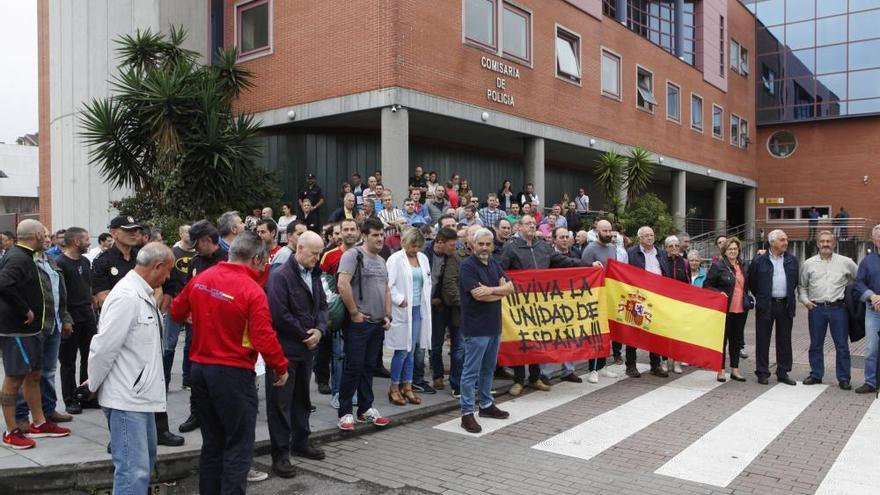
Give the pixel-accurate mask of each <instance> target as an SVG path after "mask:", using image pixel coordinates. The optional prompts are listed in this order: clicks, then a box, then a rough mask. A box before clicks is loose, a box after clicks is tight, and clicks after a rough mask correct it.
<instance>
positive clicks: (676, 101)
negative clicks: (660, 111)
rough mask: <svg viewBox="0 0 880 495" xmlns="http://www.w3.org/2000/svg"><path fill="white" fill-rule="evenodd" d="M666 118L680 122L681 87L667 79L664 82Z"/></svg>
mask: <svg viewBox="0 0 880 495" xmlns="http://www.w3.org/2000/svg"><path fill="white" fill-rule="evenodd" d="M666 118H667V119H669V120H671V121H673V122H681V88H679V87H678V85H677V84H675V83H671V82H668V81H667V82H666Z"/></svg>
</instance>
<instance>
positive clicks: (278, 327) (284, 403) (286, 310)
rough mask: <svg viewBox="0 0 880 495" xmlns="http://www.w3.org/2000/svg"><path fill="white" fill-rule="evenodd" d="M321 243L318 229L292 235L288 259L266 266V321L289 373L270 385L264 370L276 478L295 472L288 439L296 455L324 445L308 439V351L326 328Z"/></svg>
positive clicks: (313, 454) (314, 453) (311, 454)
mask: <svg viewBox="0 0 880 495" xmlns="http://www.w3.org/2000/svg"><path fill="white" fill-rule="evenodd" d="M322 249H323V242H322V241H321V237H320V236H318V234H315V233H314V232H306V233H305V234H303V235H302V236H301V237H300V238H299V240H298V241H297V245H296V254H295V255H294V259H293V260H291V261H289V262H288V263H285V264H284V266H282V267H281V268H279V269H277V270H275V271H273V272H272V274H271V275H270V276H269V285H268V287H267V292H268V295H269V310H270V312H271V314H272V325H273V326H274V327H275V332H276V333H277V334H278V340H279V342H280V343H281V348H282V349H283V350H284V356H285V357H286V358H287V361H288V367H287V371H288V373H289V375H290V377H291V378H292V379H291V380H289V381H288V382H287V384H285V385H284V386H283V387H271V386H270V385H271V383H270V382H271V380H272V379H270V378H269V375H266V416H267V419H268V423H269V440H270V442H271V454H272V470H273V471H274V472H275V474H277V475H278V476H280V477H282V478H292V477H293V476H294V475H295V474H296V471H295V470H294V468H293V466H291V465H290V451H291V443H292V444H293V451H294V453H295V454H296V455H298V456H301V457H307V458H309V459H316V460H320V459H323V458H324V451H322V450H321V449H318V448H316V447H313V446H312V445H310V444H309V434H310V433H311V430H310V429H309V414H310V411H309V410H310V408H311V399H310V398H309V384H310V381H311V376H312V355H313V352H312V351H314V350H315V349H317V347H318V343H319V342H320V341H321V339H322V338H323V336H324V334H325V333H327V298H326V296H325V295H324V289H323V286H322V285H321V269H320V267H318V259H319V258H320V256H321V250H322Z"/></svg>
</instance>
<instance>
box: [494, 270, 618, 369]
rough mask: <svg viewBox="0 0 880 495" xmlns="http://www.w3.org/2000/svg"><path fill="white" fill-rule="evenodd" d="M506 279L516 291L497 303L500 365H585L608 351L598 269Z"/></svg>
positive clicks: (518, 272) (528, 272)
mask: <svg viewBox="0 0 880 495" xmlns="http://www.w3.org/2000/svg"><path fill="white" fill-rule="evenodd" d="M507 275H508V276H509V277H510V280H511V281H512V282H513V285H514V287H515V288H516V291H515V292H514V293H513V294H512V295H510V296H507V297H506V298H505V299H504V300H502V302H501V328H502V330H501V348H500V350H499V352H498V364H499V365H501V366H517V365H521V364H539V363H562V362H565V361H583V360H585V359H593V358H599V357H604V356H607V355H608V354H609V353H610V352H611V347H610V346H611V338H610V333H609V331H608V320H607V317H606V315H607V314H608V312H607V311H606V310H605V308H604V305H605V300H606V298H605V297H603V296H604V294H603V291H604V290H605V289H604V287H603V285H604V274H603V271H602V269H600V268H559V269H553V270H516V271H509V272H507Z"/></svg>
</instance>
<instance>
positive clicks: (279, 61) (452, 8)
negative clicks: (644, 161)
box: [227, 0, 755, 177]
mask: <svg viewBox="0 0 880 495" xmlns="http://www.w3.org/2000/svg"><path fill="white" fill-rule="evenodd" d="M728 3H729V6H728V15H727V16H726V17H727V18H728V26H729V31H730V33H732V34H733V36H735V37H736V38H737V39H738V40H742V42H743V43H745V44H746V45H747V46H749V47H752V46H753V45H754V19H753V18H752V17H751V14H749V13H748V11H747V10H746V9H745V8H743V7H742V6H741V5H740V4H739V2H735V1H733V2H728ZM518 4H519V5H521V6H522V7H525V8H526V9H529V10H531V11H532V12H533V16H532V23H533V51H534V56H533V60H534V67H533V68H529V67H527V66H524V65H520V64H515V63H513V65H515V66H516V67H517V68H518V69H519V71H520V79H511V78H507V93H509V94H511V95H513V96H514V98H515V99H516V106H515V107H509V106H506V105H503V104H500V103H494V102H491V101H488V100H487V99H486V90H487V89H489V88H492V89H494V88H495V84H496V77H497V76H498V75H499V74H496V73H493V72H490V71H488V70H486V69H484V68H482V67H481V66H480V59H481V57H483V56H487V55H488V56H492V55H489V54H488V53H487V52H485V51H483V50H480V49H477V48H474V47H471V46H467V45H464V44H462V41H461V39H462V26H461V18H462V13H461V9H462V2H461V1H459V0H447V1H443V2H424V1H422V0H381V1H380V2H379V3H378V4H377V3H376V2H374V1H367V0H351V1H341V0H326V1H322V2H310V1H303V0H300V1H287V2H281V1H278V0H275V1H274V7H273V9H274V18H275V23H274V33H275V34H274V53H273V54H272V55H270V56H267V57H263V58H260V59H257V60H253V61H249V62H246V63H245V65H246V66H247V67H249V68H250V69H251V70H253V71H254V72H255V73H256V75H257V76H258V78H257V88H255V89H254V90H252V91H251V92H250V93H248V94H246V95H245V96H244V97H243V98H242V100H241V102H240V104H239V108H241V109H242V110H246V111H251V112H256V111H263V110H269V109H274V108H280V107H285V106H289V105H293V104H298V103H305V102H310V101H315V100H320V99H324V98H329V97H333V96H340V95H346V94H352V93H358V92H362V91H368V90H372V89H376V88H381V87H390V86H400V87H405V88H411V89H415V90H418V91H422V92H425V93H429V94H433V95H438V96H441V97H445V98H449V99H453V100H458V101H462V102H465V103H470V104H473V105H478V106H481V107H486V108H489V109H490V110H494V111H499V112H505V113H510V114H514V115H518V116H521V117H525V118H528V119H532V120H535V121H539V122H545V123H548V124H552V125H556V126H560V127H565V128H568V129H571V130H574V131H578V132H583V133H588V134H592V135H597V136H599V137H602V138H606V139H611V140H615V141H619V142H623V143H626V144H641V145H644V146H646V147H648V148H649V149H650V150H651V151H654V152H657V153H660V154H662V155H665V156H671V157H677V158H681V159H684V160H688V161H691V162H696V163H701V164H705V165H706V166H707V167H710V168H713V169H718V170H724V171H728V172H731V173H735V174H740V175H744V176H747V177H754V175H755V173H754V172H755V168H754V163H755V151H754V148H751V149H749V150H740V149H738V148H734V147H733V146H730V145H729V144H728V140H729V137H728V122H729V116H728V112H730V111H731V110H732V111H734V112H736V113H737V114H739V115H741V116H743V117H745V118H747V119H748V120H749V121H750V123H751V125H752V126H754V85H753V79H749V80H745V79H744V78H742V77H740V76H737V75H733V76H731V77H729V86H730V87H729V89H728V92H727V93H725V92H723V91H721V90H719V89H717V88H715V87H714V86H712V85H710V84H708V83H706V82H705V81H704V80H703V74H702V73H701V72H700V71H698V70H696V69H694V68H692V67H690V66H689V65H687V64H685V63H683V62H681V61H680V60H678V59H677V58H676V57H674V56H672V55H670V54H669V53H667V52H665V51H664V50H662V49H661V48H659V47H657V46H655V45H653V44H651V43H650V42H648V41H647V40H644V39H642V38H640V37H639V36H638V35H636V34H634V33H632V32H630V31H628V30H627V29H626V28H625V27H623V26H621V25H620V24H618V23H616V22H614V21H613V20H612V19H609V18H604V19H603V20H602V21H599V20H598V19H596V18H594V17H591V16H590V15H588V14H587V13H585V12H583V11H581V10H579V9H577V8H576V7H574V6H573V5H571V4H569V3H567V2H564V1H562V0H519V1H518ZM233 16H234V8H233V2H231V1H230V2H229V5H228V7H227V33H228V34H227V42H229V43H231V42H232V40H233V36H234V35H233ZM557 22H558V23H559V24H561V25H563V26H564V27H566V28H568V29H570V30H572V31H574V32H576V33H578V34H579V35H580V36H581V38H582V41H581V65H582V69H581V70H582V74H583V81H582V86H576V85H573V84H570V83H568V82H566V81H563V80H560V79H558V78H556V76H555V65H556V60H555V24H556V23H557ZM600 46H605V47H608V48H610V49H612V50H613V51H615V52H617V53H619V54H620V55H621V56H622V57H623V64H622V83H621V88H622V92H623V101H622V102H618V101H615V100H611V99H609V98H606V97H603V96H601V94H600V72H599V67H600V66H599V64H600V58H599V50H600ZM751 52H752V53H754V50H751ZM492 58H493V59H495V60H501V59H500V57H497V56H492ZM505 63H507V61H505ZM636 64H640V65H643V66H644V67H646V68H648V69H649V70H651V71H653V72H654V93H655V97H656V98H657V100H658V102H659V103H660V105H659V106H658V107H657V108H656V109H655V112H654V114H653V115H651V114H648V113H646V112H643V111H640V110H637V109H636V105H635V102H636V90H635V87H636V82H635V80H636ZM751 77H754V76H751ZM667 79H670V80H672V81H674V82H676V83H677V84H679V85H680V86H681V89H682V94H681V106H682V109H681V117H682V123H681V125H679V124H675V123H672V122H670V121H667V120H666V80H667ZM737 79H739V80H737ZM691 91H693V92H696V93H698V94H700V95H701V96H703V98H704V105H703V120H704V132H703V133H702V134H700V133H697V132H694V131H691V130H690V93H691ZM712 103H719V104H721V105H722V106H723V107H724V110H725V117H724V140H723V141H719V140H716V139H713V138H712V134H711V116H712V114H711V109H712ZM752 130H753V133H754V127H752Z"/></svg>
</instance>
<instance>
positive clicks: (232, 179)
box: [80, 26, 280, 234]
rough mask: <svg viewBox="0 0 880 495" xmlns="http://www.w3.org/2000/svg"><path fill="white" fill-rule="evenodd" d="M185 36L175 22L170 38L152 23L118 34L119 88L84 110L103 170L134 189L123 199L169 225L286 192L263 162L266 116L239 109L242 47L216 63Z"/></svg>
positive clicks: (123, 205)
mask: <svg viewBox="0 0 880 495" xmlns="http://www.w3.org/2000/svg"><path fill="white" fill-rule="evenodd" d="M185 39H186V31H185V30H184V29H183V28H182V27H174V26H172V27H171V29H170V33H169V34H168V36H167V37H166V36H165V35H164V34H161V33H152V32H151V31H150V30H149V29H147V30H146V31H143V32H142V31H140V30H138V31H137V33H136V34H135V35H134V36H131V35H124V36H122V37H120V38H118V39H117V40H116V43H117V44H118V45H119V47H118V49H117V54H118V56H119V60H120V62H119V65H118V66H117V69H118V74H117V75H116V76H115V77H114V79H113V80H112V81H111V93H112V94H111V96H109V97H107V98H96V99H92V100H91V101H90V102H87V103H85V104H84V108H83V110H82V113H81V115H80V125H81V128H82V131H81V136H82V137H83V139H84V141H85V143H86V144H87V145H89V146H90V147H91V149H90V151H89V156H90V158H91V161H92V163H93V164H94V165H95V166H96V167H98V170H99V173H100V175H101V177H102V178H103V179H104V181H105V182H106V183H108V184H110V185H112V186H115V187H119V188H129V189H132V190H133V191H134V194H133V195H132V196H130V197H127V198H125V199H124V200H122V201H119V202H117V203H115V204H114V206H115V207H117V209H119V210H120V212H121V213H123V214H130V215H132V216H136V217H137V218H138V219H139V220H140V221H143V222H149V223H152V224H155V225H160V226H163V227H166V226H171V225H173V224H176V223H178V222H179V220H180V219H189V220H196V219H200V218H205V217H211V218H214V217H215V216H216V215H218V214H220V213H222V212H223V211H226V210H229V209H239V210H249V209H250V205H251V204H254V203H258V202H260V203H275V202H277V200H278V198H279V197H280V194H279V192H278V189H277V187H276V186H275V180H274V178H273V176H272V175H271V173H270V172H269V171H267V170H265V169H263V168H262V167H259V166H258V165H257V164H256V161H255V160H256V158H257V157H259V155H260V150H259V148H258V146H257V144H256V143H255V140H254V139H253V138H254V137H255V136H256V134H257V132H258V130H259V123H258V122H256V121H255V119H254V117H253V116H252V115H249V114H238V115H236V114H235V113H234V112H233V109H232V104H233V101H234V100H235V99H236V98H237V97H238V96H239V95H240V94H241V93H242V92H243V91H245V90H247V89H249V88H251V87H252V86H253V82H252V80H253V76H252V74H251V73H250V72H249V71H248V70H247V69H245V68H243V67H241V66H239V65H237V64H236V61H237V59H238V53H237V50H235V49H229V50H221V51H220V52H219V55H220V60H219V62H218V63H217V64H215V65H202V64H199V63H198V56H199V55H198V53H196V52H193V51H190V50H187V49H185V48H183V42H184V40H185ZM174 234H176V232H174Z"/></svg>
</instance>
